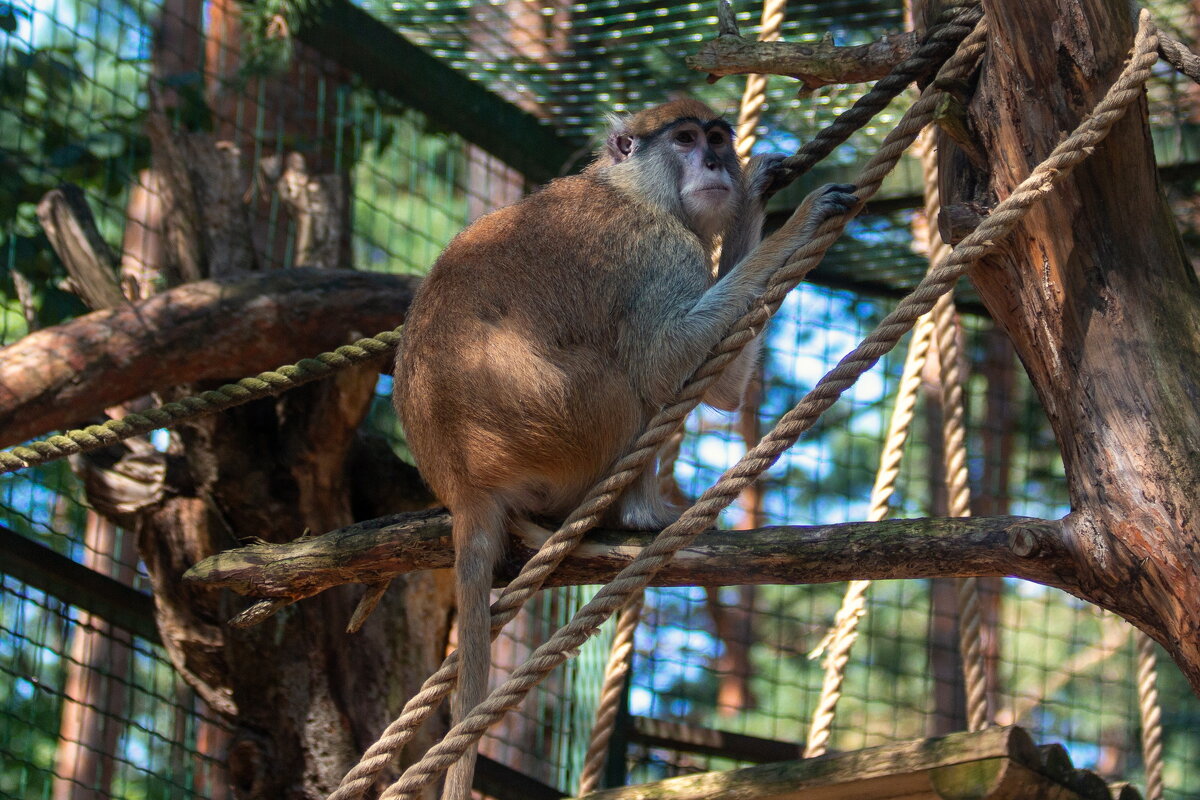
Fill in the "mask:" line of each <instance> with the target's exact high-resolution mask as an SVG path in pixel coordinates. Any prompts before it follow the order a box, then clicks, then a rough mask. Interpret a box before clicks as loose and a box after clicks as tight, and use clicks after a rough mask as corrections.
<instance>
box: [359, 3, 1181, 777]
mask: <svg viewBox="0 0 1200 800" xmlns="http://www.w3.org/2000/svg"><path fill="white" fill-rule="evenodd" d="M1157 47H1158V37H1157V33H1156V30H1155V28H1154V25H1153V23H1152V22H1151V20H1150V17H1149V15H1148V14H1147V13H1145V12H1143V13H1142V14H1141V16H1140V19H1139V28H1138V33H1137V37H1136V39H1135V47H1134V55H1133V57H1132V58H1131V59H1130V61H1129V63H1128V64H1127V65H1126V67H1125V68H1124V69H1123V70H1122V72H1121V75H1120V76H1119V77H1118V79H1117V81H1116V82H1115V83H1114V84H1113V86H1112V87H1110V89H1109V91H1108V93H1107V94H1106V95H1105V97H1104V98H1103V99H1102V100H1101V101H1100V103H1098V104H1097V106H1096V108H1095V110H1094V111H1093V113H1092V115H1091V116H1089V117H1088V118H1087V119H1085V120H1084V121H1083V122H1082V123H1081V124H1080V125H1079V127H1078V128H1076V130H1075V131H1074V132H1073V133H1072V134H1071V135H1070V136H1069V137H1067V138H1066V139H1065V140H1064V141H1063V142H1061V143H1060V144H1059V145H1058V146H1057V147H1056V148H1055V149H1054V151H1053V152H1052V153H1051V154H1050V155H1049V156H1048V157H1047V158H1046V160H1045V161H1043V162H1042V163H1041V164H1039V165H1038V167H1037V168H1036V169H1034V171H1033V172H1032V173H1031V174H1030V175H1029V177H1028V178H1026V179H1025V180H1024V181H1022V182H1021V184H1020V185H1019V186H1017V187H1016V189H1015V190H1014V191H1013V193H1012V194H1011V195H1010V196H1009V197H1008V198H1006V199H1005V200H1003V201H1002V202H1001V203H1000V204H999V205H997V206H996V208H995V209H994V211H993V212H992V214H991V215H990V216H989V217H988V218H987V219H986V220H984V221H983V223H982V224H980V226H979V227H978V228H977V229H976V230H975V231H974V232H972V233H971V234H970V235H968V236H967V237H966V238H965V239H964V240H963V241H962V243H961V244H959V246H958V247H957V248H955V249H954V251H953V252H952V253H951V255H950V257H949V258H948V259H946V261H945V262H943V263H942V264H941V265H939V266H938V267H936V268H935V269H933V270H931V271H930V273H929V274H928V275H927V276H926V277H925V278H924V279H923V280H922V281H921V283H920V284H919V285H918V286H917V288H916V289H915V290H914V291H913V292H912V293H911V294H909V295H908V296H907V297H905V298H904V299H903V300H901V301H900V303H899V304H898V305H897V307H896V308H895V309H894V310H893V311H892V312H891V313H890V314H888V315H887V317H885V318H884V320H883V321H882V322H881V323H880V324H879V326H878V327H877V328H876V329H875V330H874V331H873V332H872V333H871V334H869V335H868V336H867V337H866V339H864V340H863V342H862V343H861V344H859V346H858V347H856V348H855V349H854V350H853V351H852V352H851V353H850V354H849V355H847V356H846V357H845V358H843V359H842V361H841V362H840V363H839V364H838V366H837V367H835V368H834V369H833V370H832V371H830V372H829V374H827V375H826V376H825V377H824V378H822V379H821V380H820V381H819V382H818V383H817V385H816V387H814V388H813V390H812V391H811V392H810V393H809V394H808V396H806V397H805V398H804V399H803V400H802V401H801V402H800V403H799V404H798V405H797V406H796V407H795V408H793V409H792V410H791V411H789V412H788V413H787V414H786V415H784V417H783V419H781V420H780V422H779V424H778V425H777V426H776V427H775V428H774V429H773V430H772V431H771V432H770V433H768V434H767V435H766V436H765V437H763V439H762V441H761V442H759V444H758V445H756V446H755V447H754V448H753V449H752V450H751V451H750V452H748V453H747V454H746V455H745V456H744V457H743V458H742V459H741V460H740V461H739V462H738V463H737V464H736V465H734V466H733V467H731V468H730V469H729V470H727V471H726V472H725V473H724V474H723V475H722V476H721V478H720V480H718V482H717V483H716V484H715V485H714V486H713V487H711V488H709V489H708V490H707V491H706V492H705V493H704V494H703V495H702V496H701V497H700V499H699V500H698V501H697V502H696V504H695V505H693V506H692V507H691V508H689V509H688V510H687V511H685V512H684V513H683V515H682V516H681V517H680V519H679V520H678V521H677V522H675V523H673V524H672V525H670V526H668V527H667V528H665V529H664V530H663V531H662V533H661V534H659V536H658V537H657V538H656V539H655V540H654V541H653V542H651V543H650V544H649V545H648V546H647V547H646V548H645V549H643V550H642V552H641V553H640V554H639V555H638V556H637V558H636V559H634V561H633V562H632V563H630V564H629V565H628V566H627V567H626V568H625V569H623V570H622V571H621V573H620V574H618V575H617V577H616V578H615V579H614V580H613V581H612V582H611V583H609V584H608V585H606V586H604V587H603V588H601V589H600V591H599V592H597V594H596V595H595V597H593V598H592V600H591V601H589V602H588V603H587V604H585V605H584V606H583V608H581V609H580V610H579V611H578V612H577V613H576V615H575V616H574V618H572V620H571V621H570V622H568V623H567V624H566V625H564V626H563V627H562V628H560V629H559V630H558V631H556V632H555V634H554V635H553V636H551V637H550V639H549V641H547V642H546V643H545V644H543V645H541V646H540V647H538V648H537V650H535V651H534V653H533V654H532V655H531V656H530V658H529V659H528V660H527V661H526V662H525V663H524V664H522V665H521V666H519V667H518V668H517V669H516V670H515V671H514V672H513V674H512V675H511V676H510V677H509V678H508V679H507V680H506V681H505V682H504V683H503V684H501V686H500V687H498V688H497V689H496V690H494V691H493V692H492V693H491V694H490V695H489V696H488V698H487V699H486V700H484V701H483V702H482V703H480V704H479V705H478V706H476V708H475V709H474V710H473V711H472V712H471V713H470V714H469V715H468V716H467V717H466V718H465V719H464V720H462V721H461V722H460V723H458V724H457V725H455V726H454V727H453V728H452V729H451V730H450V732H449V733H448V734H447V735H446V737H445V738H444V739H443V740H442V741H441V742H440V743H438V744H437V745H435V746H434V747H432V748H431V749H430V750H429V751H428V752H427V753H426V754H425V756H424V757H423V758H422V759H421V760H420V761H418V762H417V763H416V764H413V765H412V766H410V767H409V768H408V769H407V770H406V771H405V773H404V774H403V775H402V776H401V778H400V779H399V780H398V781H396V782H395V783H394V784H392V786H390V787H389V788H388V789H387V790H386V791H385V792H384V793H383V795H381V800H396V799H397V798H402V797H403V798H411V797H413V796H414V794H415V793H416V792H419V790H420V789H421V788H422V787H424V786H426V785H428V784H429V783H431V782H432V781H433V780H435V779H436V778H437V776H438V775H439V774H441V773H442V772H443V771H445V769H446V768H447V767H449V766H450V765H451V764H453V763H454V762H456V761H457V760H458V759H459V757H461V755H462V754H463V752H465V751H466V749H467V748H469V747H471V746H472V745H473V744H474V743H475V742H476V741H478V739H479V738H480V737H481V736H482V735H483V734H484V732H485V731H486V730H487V729H488V728H489V727H490V726H491V725H492V724H494V723H495V722H496V721H498V720H499V719H500V718H502V717H503V716H504V715H505V714H506V713H507V712H508V711H509V710H511V709H512V708H514V707H515V706H516V705H517V704H518V703H520V701H521V699H522V698H523V697H524V696H525V695H526V694H528V692H529V691H530V690H531V689H532V688H533V687H534V686H536V685H537V684H538V683H539V682H540V681H541V680H542V679H543V678H544V677H545V676H546V675H547V674H548V673H549V672H550V671H551V670H553V669H554V668H555V667H557V666H558V665H559V664H561V663H562V662H563V661H565V660H567V659H568V658H569V657H571V655H573V653H574V652H575V651H576V649H577V648H578V647H579V646H580V645H582V644H583V642H585V641H586V640H587V639H588V638H589V637H590V636H592V635H593V634H594V633H595V632H596V631H597V630H598V629H599V626H600V625H601V624H602V623H603V622H604V621H605V620H606V619H607V618H608V617H610V616H612V614H614V613H615V612H616V611H617V610H619V609H620V608H621V607H622V606H623V605H625V604H626V603H627V602H628V600H629V598H630V597H632V596H633V594H634V593H635V592H637V591H640V590H641V589H642V588H644V587H645V586H646V585H647V584H648V583H649V581H650V580H651V579H652V578H653V576H654V574H655V573H656V572H657V571H658V570H659V569H661V568H662V566H664V565H665V564H666V563H667V562H668V561H669V560H670V559H671V558H672V557H673V556H674V555H675V553H676V552H677V551H678V550H679V549H680V548H682V547H685V546H687V544H688V543H689V542H691V541H692V540H693V539H694V538H695V536H696V535H698V534H699V533H700V532H701V531H703V530H705V529H706V528H707V527H708V526H709V525H710V524H711V523H712V521H713V520H714V519H715V518H716V516H717V515H718V514H719V513H720V512H721V510H722V509H724V508H725V507H726V506H727V505H728V504H729V503H731V502H733V500H734V499H736V498H737V496H738V494H739V493H740V492H741V491H742V490H743V489H744V488H745V487H746V486H747V485H749V484H750V483H751V482H752V481H754V480H755V479H756V478H757V477H758V475H759V474H761V473H762V472H763V471H764V470H766V469H767V468H769V467H770V466H771V465H772V464H773V463H774V462H775V461H776V460H777V459H778V458H779V456H780V455H782V454H783V453H784V452H785V451H786V450H787V448H788V447H790V446H791V445H792V444H793V443H794V442H795V441H796V439H798V438H799V436H800V435H801V434H802V433H803V432H804V431H805V430H807V429H808V428H809V427H811V426H812V424H813V422H814V421H815V420H816V419H817V417H819V416H820V414H821V413H822V412H824V411H825V410H826V409H827V408H829V406H831V405H832V404H833V403H834V402H835V401H836V400H837V398H838V397H839V396H840V395H841V394H842V393H843V392H844V391H845V390H846V389H847V388H849V387H850V386H851V385H852V384H853V383H854V382H855V381H856V380H857V379H858V377H859V376H860V375H862V374H863V373H864V372H866V371H867V370H868V369H870V368H871V366H873V365H874V364H875V362H876V361H878V359H879V358H880V357H881V356H883V355H884V354H885V353H887V352H888V351H889V350H890V349H891V348H893V347H894V346H895V345H896V343H897V342H898V341H899V339H900V338H901V337H902V336H903V335H904V334H905V333H907V331H908V330H910V329H911V328H912V326H913V324H914V323H915V322H916V320H917V318H918V317H919V316H921V315H922V314H924V313H927V312H928V311H929V310H930V309H932V308H933V306H934V303H935V302H936V300H937V297H938V296H940V295H942V294H944V293H945V292H947V291H949V290H950V289H951V288H952V287H953V286H954V284H955V282H956V281H957V280H958V279H959V278H960V277H961V276H962V275H963V274H964V273H965V272H966V270H967V268H968V267H969V266H970V265H972V264H974V263H975V262H977V261H978V260H979V259H980V258H983V257H984V256H986V255H989V254H990V253H991V252H992V251H993V250H994V249H995V248H996V242H997V241H999V240H1000V239H1002V238H1003V237H1004V236H1005V235H1006V234H1007V233H1009V232H1010V231H1011V230H1012V228H1013V227H1014V226H1015V225H1016V224H1017V223H1018V222H1020V221H1021V220H1022V219H1023V218H1024V216H1025V214H1026V213H1027V212H1028V210H1029V209H1030V208H1031V207H1032V206H1033V205H1034V204H1035V203H1037V202H1039V201H1040V200H1042V199H1044V198H1045V197H1046V195H1047V194H1049V192H1050V191H1051V190H1052V189H1053V187H1054V184H1055V183H1057V182H1058V181H1060V180H1062V178H1063V177H1065V176H1066V175H1068V174H1069V173H1070V172H1071V170H1072V169H1073V168H1074V167H1075V166H1076V165H1078V164H1079V163H1080V162H1081V161H1083V160H1084V159H1085V158H1087V157H1088V156H1089V155H1090V154H1091V152H1092V150H1093V149H1094V147H1095V146H1096V144H1098V143H1099V142H1100V141H1101V140H1103V138H1104V137H1105V135H1107V133H1108V131H1109V130H1110V129H1111V128H1112V126H1113V124H1115V123H1116V121H1117V120H1118V119H1120V117H1121V116H1123V115H1124V113H1125V110H1126V108H1127V107H1128V106H1129V105H1130V104H1131V103H1133V102H1135V101H1136V100H1137V99H1138V98H1139V97H1140V96H1141V93H1142V88H1141V87H1142V84H1143V83H1144V82H1145V80H1146V79H1147V78H1148V77H1149V75H1150V67H1151V65H1152V64H1153V63H1154V61H1155V60H1156V59H1157V57H1158V53H1157ZM937 94H938V93H937V92H936V91H935V92H929V93H928V95H926V94H922V97H921V99H920V100H918V102H917V104H915V105H914V106H913V108H916V107H917V106H918V105H920V104H921V103H922V102H923V101H925V100H926V99H930V98H932V99H936V97H937ZM911 110H912V109H910V111H911ZM902 123H903V121H902ZM899 127H900V126H898V127H897V130H899ZM918 130H919V128H918ZM893 133H895V131H893ZM913 136H915V132H914V133H913ZM910 141H911V139H910ZM881 152H882V150H881ZM877 155H878V154H877ZM897 157H898V156H897ZM877 186H878V183H876V187H877ZM842 224H843V223H842V220H841V219H833V220H830V221H829V223H827V224H826V225H822V226H821V229H820V230H819V233H818V235H817V236H816V237H814V240H813V242H812V243H811V245H806V246H805V247H804V248H801V249H800V250H799V251H797V254H796V256H797V257H796V259H795V262H797V263H796V266H797V268H799V263H798V262H802V261H803V262H806V261H807V260H808V259H809V258H810V257H811V255H812V253H811V252H810V251H813V250H815V248H817V247H820V246H821V243H822V241H823V239H824V238H825V236H823V235H822V233H824V232H825V229H826V228H831V229H832V228H838V227H841V225H842ZM825 246H827V245H825ZM818 252H819V251H818ZM789 266H791V264H790V265H789ZM785 280H786V279H785ZM768 294H773V293H772V292H768ZM780 299H781V298H780ZM767 307H769V305H768V306H767ZM752 316H755V315H754V314H748V315H747V317H744V318H743V319H747V318H749V317H752ZM735 327H740V325H739V326H735ZM736 336H737V335H736V334H731V335H730V336H729V337H727V338H726V340H725V341H730V340H732V339H735V338H736ZM717 352H718V353H720V354H724V353H725V352H726V351H725V350H724V346H719V347H718V351H717ZM719 359H720V355H717V356H714V357H713V358H712V359H711V360H710V361H709V362H708V364H712V363H714V362H716V361H718V360H719ZM711 374H712V373H711V372H710V371H709V368H708V365H707V364H706V365H705V367H702V368H701V369H700V370H699V371H698V373H697V375H698V376H704V375H711ZM702 382H703V377H701V378H699V379H698V380H697V381H696V382H695V383H696V385H698V384H700V383H702ZM684 393H685V394H686V393H687V390H686V389H685V391H684ZM669 433H670V431H667V432H665V433H664V434H662V435H663V436H664V437H665V436H666V435H669ZM559 533H561V530H560V531H558V532H556V533H555V534H554V536H557V535H558V534H559ZM551 538H554V537H553V536H552V537H551Z"/></svg>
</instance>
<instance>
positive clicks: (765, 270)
mask: <svg viewBox="0 0 1200 800" xmlns="http://www.w3.org/2000/svg"><path fill="white" fill-rule="evenodd" d="M853 190H854V187H853V186H849V185H832V184H831V185H826V186H823V187H821V188H820V189H817V190H816V191H815V192H813V193H812V194H810V195H809V196H808V197H807V198H805V200H804V203H802V204H801V206H800V208H799V209H797V211H796V213H795V214H793V215H792V217H791V218H790V219H789V220H788V221H787V222H786V223H785V224H784V226H783V227H782V228H780V229H779V231H777V232H776V233H775V234H774V235H773V236H771V237H770V238H768V239H767V240H766V241H764V242H762V243H761V244H760V245H759V246H758V247H756V248H754V250H753V251H752V252H751V253H750V254H749V255H748V256H746V258H744V259H742V260H741V261H740V262H739V263H738V264H737V266H735V267H734V268H733V269H732V270H731V271H730V272H729V273H728V274H727V275H725V276H723V277H722V278H720V279H719V280H718V281H717V282H716V283H715V284H713V285H712V286H711V287H708V288H707V289H706V290H700V291H696V287H695V284H694V282H689V281H688V280H687V278H686V277H685V276H687V275H688V274H689V271H688V269H687V267H686V266H684V265H677V268H676V269H664V270H661V271H659V272H658V273H655V275H654V277H653V278H652V281H653V282H652V284H651V285H648V286H646V287H645V289H644V291H643V292H641V293H640V296H639V298H638V300H637V305H636V307H635V310H634V316H635V318H640V319H635V320H634V328H635V329H638V330H642V331H646V332H648V333H649V335H648V336H647V337H646V339H645V344H644V345H642V346H641V347H640V348H638V349H637V350H635V351H634V353H633V357H632V358H631V362H632V363H631V372H632V374H633V375H634V376H635V378H636V379H637V380H638V382H639V383H640V384H641V386H642V389H643V391H644V392H645V393H646V399H647V400H649V401H650V402H651V403H654V404H661V403H666V402H669V401H670V399H671V398H672V397H673V396H674V395H675V392H676V391H677V390H678V389H679V386H680V385H681V384H682V382H683V381H684V380H686V379H687V377H688V376H689V375H691V374H692V372H693V371H695V369H696V367H698V366H699V365H700V364H701V363H703V361H704V358H705V357H706V356H707V355H708V353H709V352H710V351H711V350H712V349H713V348H714V347H715V346H716V345H717V343H718V342H720V341H721V339H722V338H723V337H724V335H725V333H726V332H727V331H728V330H729V328H730V327H731V326H732V325H733V324H734V323H735V322H736V321H737V320H738V319H740V318H741V316H742V315H743V314H745V313H746V311H747V310H748V309H749V308H750V305H751V303H753V302H754V300H755V299H757V298H758V297H759V296H760V295H761V294H762V292H763V290H764V289H765V288H766V285H767V281H768V280H769V279H770V276H771V275H772V274H773V273H774V272H775V271H776V270H777V269H779V268H780V267H782V266H783V265H784V264H786V263H787V261H788V259H789V258H791V256H792V254H793V253H795V252H796V251H797V250H798V249H800V247H802V246H803V245H804V243H805V242H807V241H808V240H809V239H810V238H811V237H812V233H813V231H815V230H816V229H817V227H818V226H820V224H821V223H822V222H824V221H825V220H826V219H828V218H829V217H831V216H834V215H837V214H841V213H844V212H845V211H846V210H848V209H850V208H852V207H853V206H854V204H855V203H857V202H858V198H857V197H855V196H854V195H853V194H851V192H852V191H853ZM663 309H666V310H667V311H666V313H663ZM656 312H657V313H656ZM756 347H757V346H756ZM743 352H744V351H743ZM753 358H757V349H756V350H755V351H754V352H753V353H752V354H751V355H748V356H746V359H747V360H745V361H741V357H739V359H738V360H739V361H741V363H740V364H739V363H738V362H737V361H735V362H734V364H733V365H731V366H734V367H735V369H737V370H739V371H740V372H735V373H734V374H732V375H730V376H729V378H727V379H726V378H722V380H721V382H719V383H718V384H717V385H718V386H721V390H720V391H718V393H717V396H716V397H715V398H714V399H717V400H722V401H725V400H729V399H731V398H730V397H729V394H732V392H731V391H728V390H729V389H731V388H732V387H734V386H735V382H736V381H739V380H740V381H741V388H743V389H744V386H745V381H746V380H747V379H748V377H749V374H750V367H751V366H752V365H753V363H754V362H753V360H752V359H753ZM725 381H728V383H725ZM713 388H714V389H715V388H717V386H714V387H713ZM711 391H712V389H710V392H711ZM727 391H728V394H727ZM706 399H707V398H706ZM740 402H741V396H740V394H739V396H738V397H737V399H736V402H733V403H732V407H733V408H736V407H737V405H738V404H739V403H740ZM718 407H724V406H718Z"/></svg>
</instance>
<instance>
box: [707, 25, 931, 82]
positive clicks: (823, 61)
mask: <svg viewBox="0 0 1200 800" xmlns="http://www.w3.org/2000/svg"><path fill="white" fill-rule="evenodd" d="M918 44H919V41H918V39H917V35H916V33H914V32H912V31H909V32H907V33H894V34H890V35H888V36H884V37H883V38H881V39H880V40H879V41H877V42H872V43H870V44H863V45H857V46H854V47H837V46H835V45H833V44H831V43H829V42H821V43H819V44H797V43H795V42H757V41H753V40H750V39H743V38H742V37H740V36H733V35H729V34H726V35H722V36H718V37H717V38H716V39H712V40H710V41H707V42H705V43H704V44H702V45H700V49H699V50H698V51H697V52H696V54H695V55H691V56H688V57H687V58H685V59H684V61H685V62H686V63H687V65H688V67H690V68H691V69H694V70H696V71H697V72H707V73H708V74H709V75H710V76H711V77H712V79H714V80H715V79H717V78H721V77H723V76H725V75H744V74H747V73H759V74H764V75H784V76H786V77H789V78H795V79H796V80H798V81H800V82H802V83H803V84H804V90H805V91H811V90H813V89H816V88H819V87H821V86H827V85H829V84H833V83H864V82H866V81H873V80H878V79H879V78H882V77H883V76H884V75H887V74H888V72H889V71H890V70H891V68H892V67H894V66H896V65H897V64H899V63H900V62H901V61H904V60H905V59H906V58H908V57H909V56H911V55H912V54H913V53H915V52H916V50H917V45H918Z"/></svg>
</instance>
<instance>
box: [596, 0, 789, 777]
mask: <svg viewBox="0 0 1200 800" xmlns="http://www.w3.org/2000/svg"><path fill="white" fill-rule="evenodd" d="M786 10H787V0H764V2H763V9H762V21H761V24H760V26H759V34H758V40H759V41H760V42H774V41H778V40H779V34H780V31H781V30H782V28H783V20H784V13H785V11H786ZM766 103H767V76H766V75H762V74H757V73H756V74H753V75H747V76H746V87H745V89H744V90H743V92H742V102H741V105H740V106H739V108H738V123H737V135H736V136H735V138H734V143H735V147H736V149H737V155H738V159H739V160H740V161H741V162H742V163H743V164H745V163H746V161H748V160H749V159H750V154H751V153H752V152H753V150H754V144H755V142H757V141H758V124H759V122H761V121H762V114H763V107H764V106H765V105H766ZM682 442H683V432H682V431H676V432H675V433H673V434H672V435H671V437H670V438H669V439H668V440H667V442H666V444H665V445H664V446H663V448H662V449H661V450H660V451H659V462H658V481H659V488H660V491H661V492H662V494H663V496H670V494H669V493H670V492H671V491H672V490H675V489H677V488H678V484H677V483H676V482H675V461H676V459H677V458H678V457H679V448H680V445H681V444H682ZM644 606H645V595H644V593H640V592H639V593H638V596H637V597H635V598H633V599H631V600H630V601H629V603H628V604H627V605H626V606H625V607H624V608H622V609H621V613H620V614H618V615H617V629H616V631H615V632H614V634H613V641H612V645H611V646H610V647H609V653H608V662H607V663H606V664H605V665H604V679H603V680H602V681H601V684H600V699H599V702H598V703H597V704H596V718H595V721H594V722H593V723H592V734H591V738H590V739H589V741H588V748H587V752H586V753H585V754H584V757H583V769H582V770H581V772H580V775H579V794H581V795H584V794H589V793H590V792H594V791H595V790H596V789H598V788H600V776H601V775H602V774H603V773H604V766H605V764H606V763H607V761H608V748H609V744H610V743H611V742H612V736H613V732H614V731H615V729H616V724H617V716H618V714H619V712H620V706H621V703H623V702H624V699H625V683H626V679H627V677H628V675H629V671H630V670H631V669H632V666H633V637H634V634H635V633H636V632H637V626H638V620H640V619H641V616H642V609H643V607H644Z"/></svg>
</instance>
